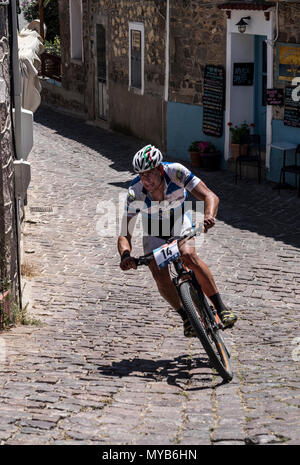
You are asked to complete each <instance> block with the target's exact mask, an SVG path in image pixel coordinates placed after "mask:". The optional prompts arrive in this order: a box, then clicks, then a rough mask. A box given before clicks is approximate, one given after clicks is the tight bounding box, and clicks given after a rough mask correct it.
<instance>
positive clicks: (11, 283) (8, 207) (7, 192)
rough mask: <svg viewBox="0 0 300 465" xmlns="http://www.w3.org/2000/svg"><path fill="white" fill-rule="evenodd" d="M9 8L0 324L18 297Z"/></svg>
mask: <svg viewBox="0 0 300 465" xmlns="http://www.w3.org/2000/svg"><path fill="white" fill-rule="evenodd" d="M9 36H10V34H9V19H8V8H7V7H3V6H1V7H0V64H1V66H0V326H2V324H3V322H4V321H6V319H7V318H9V314H10V313H11V305H12V304H13V303H15V302H18V300H19V284H20V283H19V267H18V235H17V224H16V204H15V195H14V166H13V161H14V150H13V145H12V120H11V85H10V64H11V48H10V42H9Z"/></svg>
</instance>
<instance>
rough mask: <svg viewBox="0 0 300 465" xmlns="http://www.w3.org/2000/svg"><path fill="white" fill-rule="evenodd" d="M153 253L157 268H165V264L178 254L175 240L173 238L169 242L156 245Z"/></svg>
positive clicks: (174, 258)
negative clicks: (172, 240)
mask: <svg viewBox="0 0 300 465" xmlns="http://www.w3.org/2000/svg"><path fill="white" fill-rule="evenodd" d="M153 255H154V259H155V261H156V263H157V266H158V268H160V269H161V268H165V266H167V265H168V264H169V263H171V262H173V261H174V260H176V258H178V257H179V256H180V253H179V249H178V244H177V241H176V240H175V241H174V242H171V244H164V245H162V246H161V247H158V248H157V249H155V250H153Z"/></svg>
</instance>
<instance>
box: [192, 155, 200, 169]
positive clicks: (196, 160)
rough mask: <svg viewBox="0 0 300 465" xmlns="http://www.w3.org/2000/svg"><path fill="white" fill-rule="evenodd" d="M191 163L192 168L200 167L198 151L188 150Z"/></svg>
mask: <svg viewBox="0 0 300 465" xmlns="http://www.w3.org/2000/svg"><path fill="white" fill-rule="evenodd" d="M190 156H191V163H192V166H193V167H194V168H201V157H200V153H199V152H190Z"/></svg>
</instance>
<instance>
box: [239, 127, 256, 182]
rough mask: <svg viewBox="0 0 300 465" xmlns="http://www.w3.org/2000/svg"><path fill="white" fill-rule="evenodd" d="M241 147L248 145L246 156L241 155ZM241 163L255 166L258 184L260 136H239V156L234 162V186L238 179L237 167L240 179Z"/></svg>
mask: <svg viewBox="0 0 300 465" xmlns="http://www.w3.org/2000/svg"><path fill="white" fill-rule="evenodd" d="M242 145H248V148H247V154H246V155H242V154H241V147H242ZM242 163H251V164H252V163H254V164H255V166H257V172H258V183H259V184H260V182H261V144H260V136H259V135H258V134H251V135H250V134H249V135H244V136H241V138H240V154H239V156H238V157H237V158H236V160H235V184H237V178H238V174H237V172H238V166H239V174H240V179H241V178H242Z"/></svg>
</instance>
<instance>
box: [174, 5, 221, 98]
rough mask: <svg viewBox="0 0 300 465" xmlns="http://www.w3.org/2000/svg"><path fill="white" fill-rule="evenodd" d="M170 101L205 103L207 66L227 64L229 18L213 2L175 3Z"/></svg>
mask: <svg viewBox="0 0 300 465" xmlns="http://www.w3.org/2000/svg"><path fill="white" fill-rule="evenodd" d="M170 16H171V20H170V87H169V100H171V101H174V102H181V103H189V104H194V105H201V104H202V94H203V75H204V68H205V65H206V64H215V65H223V66H225V63H226V19H225V15H224V12H223V11H220V10H219V9H218V8H217V6H216V5H213V2H211V1H208V0H205V1H202V2H199V1H193V0H172V2H171V12H170Z"/></svg>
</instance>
